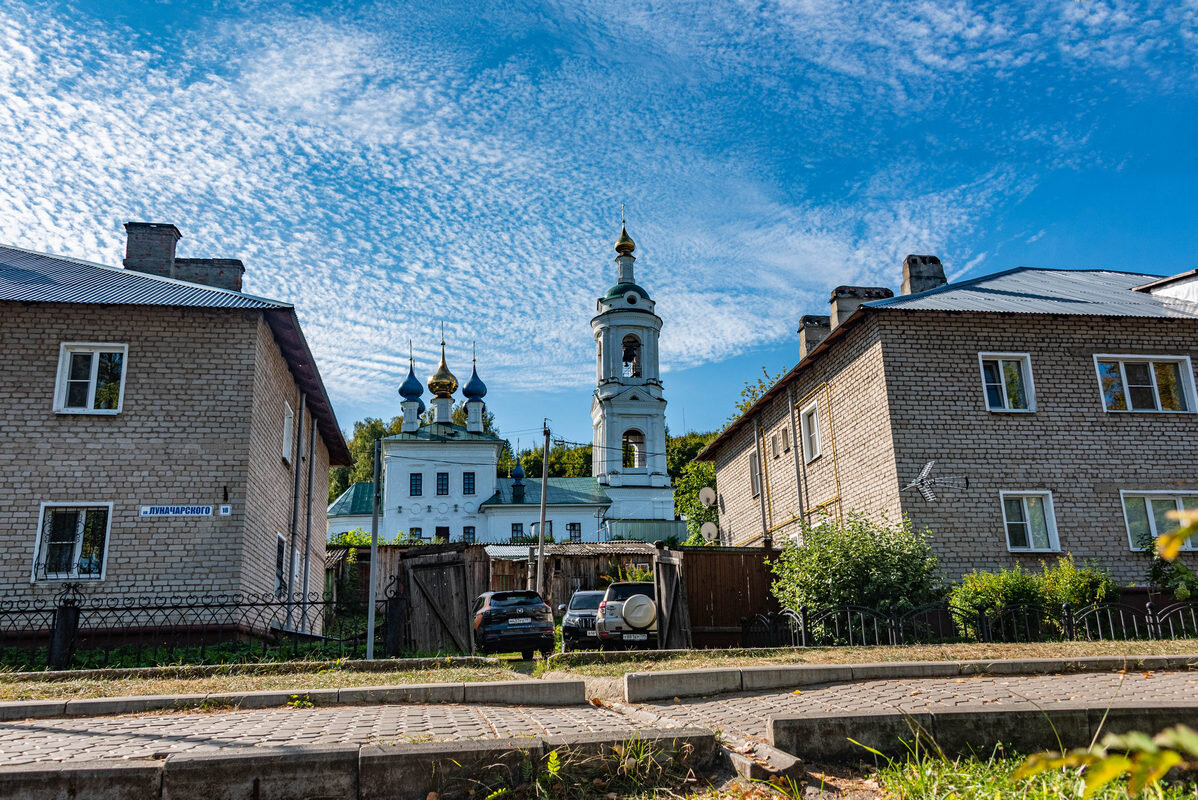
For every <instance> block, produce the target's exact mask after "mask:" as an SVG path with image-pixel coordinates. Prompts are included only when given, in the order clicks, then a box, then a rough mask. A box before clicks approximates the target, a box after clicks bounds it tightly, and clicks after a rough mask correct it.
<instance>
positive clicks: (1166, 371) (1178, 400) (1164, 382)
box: [1094, 354, 1198, 413]
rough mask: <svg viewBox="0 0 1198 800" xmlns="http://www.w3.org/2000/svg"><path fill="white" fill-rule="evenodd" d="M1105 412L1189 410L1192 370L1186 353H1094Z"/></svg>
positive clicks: (1192, 403) (1193, 402) (1193, 406)
mask: <svg viewBox="0 0 1198 800" xmlns="http://www.w3.org/2000/svg"><path fill="white" fill-rule="evenodd" d="M1094 368H1095V369H1096V370H1097V371H1098V389H1099V392H1100V393H1101V394H1102V407H1103V409H1104V410H1106V411H1128V412H1131V411H1139V412H1153V411H1156V412H1166V411H1174V412H1176V411H1184V412H1189V413H1193V412H1194V410H1195V407H1196V405H1198V404H1196V403H1195V400H1194V370H1193V368H1192V367H1191V366H1190V359H1189V357H1188V356H1120V355H1102V354H1096V355H1095V356H1094Z"/></svg>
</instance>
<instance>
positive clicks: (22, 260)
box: [0, 245, 353, 466]
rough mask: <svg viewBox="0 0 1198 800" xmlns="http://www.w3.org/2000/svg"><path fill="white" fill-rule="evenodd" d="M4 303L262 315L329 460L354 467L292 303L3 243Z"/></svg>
mask: <svg viewBox="0 0 1198 800" xmlns="http://www.w3.org/2000/svg"><path fill="white" fill-rule="evenodd" d="M4 301H8V302H17V303H81V304H89V305H130V306H166V307H172V308H216V309H249V310H257V311H261V312H262V313H263V316H264V318H265V319H266V322H267V324H268V325H270V328H271V332H272V333H273V334H274V337H275V342H276V343H278V345H279V350H280V351H281V352H282V353H283V357H284V358H285V359H287V365H288V367H289V368H290V370H291V374H292V375H293V376H294V377H295V381H296V383H297V384H298V385H299V387H300V389H301V390H302V391H303V392H304V394H305V395H306V396H307V398H308V401H307V402H308V404H307V407H308V411H309V413H311V414H312V416H313V417H315V418H316V420H317V427H318V428H319V430H320V436H321V438H322V439H323V440H324V442H325V446H326V447H328V449H329V460H330V462H331V463H332V464H334V465H338V466H347V465H349V464H352V463H353V458H352V457H351V456H350V453H349V446H348V445H347V444H346V442H345V437H344V436H343V435H342V434H341V429H340V427H338V425H337V418H336V416H335V415H334V414H333V404H332V402H331V401H330V400H329V396H328V393H327V392H326V391H325V387H324V382H323V381H322V380H321V378H320V373H319V371H318V370H317V369H316V360H315V359H314V358H313V357H312V351H311V350H310V349H309V348H308V342H307V340H306V339H305V338H304V334H303V331H302V330H301V329H300V324H299V318H298V317H297V316H296V315H295V308H294V307H293V306H292V305H291V304H290V303H284V302H281V301H278V300H269V299H267V298H264V297H257V296H255V295H251V294H246V293H244V292H234V291H232V290H229V289H219V288H217V287H215V286H204V285H202V284H198V283H189V282H187V281H180V280H175V279H174V278H163V277H159V276H157V275H147V274H146V273H144V272H137V271H136V270H129V269H122V268H119V267H109V266H105V265H104V264H94V263H92V262H90V261H83V260H82V259H78V258H69V257H67V256H55V255H48V254H46V253H37V252H34V251H32V250H23V249H21V248H19V247H10V246H7V245H0V302H4Z"/></svg>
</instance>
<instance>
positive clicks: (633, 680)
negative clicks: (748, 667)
mask: <svg viewBox="0 0 1198 800" xmlns="http://www.w3.org/2000/svg"><path fill="white" fill-rule="evenodd" d="M740 675H741V671H740V669H739V668H736V667H730V668H728V669H682V670H671V671H669V672H630V673H628V674H626V675H625V676H624V700H625V702H628V703H643V702H645V701H646V700H667V699H669V698H672V697H707V696H708V695H713V694H726V693H728V692H739V691H740V689H741V683H740Z"/></svg>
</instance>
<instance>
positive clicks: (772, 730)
mask: <svg viewBox="0 0 1198 800" xmlns="http://www.w3.org/2000/svg"><path fill="white" fill-rule="evenodd" d="M1178 724H1185V725H1190V726H1194V725H1195V724H1198V701H1193V702H1183V703H1170V704H1169V705H1167V706H1163V705H1162V706H1146V705H1134V704H1130V703H1123V704H1120V703H1117V702H1116V703H1112V704H1110V705H1109V706H1102V705H1097V704H1087V703H1054V704H1053V705H1051V706H1046V707H1042V708H1038V707H1036V706H1034V705H1032V704H1029V703H1020V704H1018V705H1013V706H1008V707H1006V708H995V707H994V706H987V705H973V706H958V707H955V708H946V709H931V710H927V711H920V712H917V713H913V714H905V713H902V712H898V711H877V712H859V713H854V714H843V713H827V714H820V713H807V714H804V715H803V716H801V717H790V716H784V717H770V718H769V720H768V723H767V727H768V737H769V742H770V744H771V745H772V746H773V747H776V748H778V749H779V750H782V751H784V752H786V753H790V754H791V755H792V756H794V757H796V758H799V759H803V760H809V761H831V762H846V761H861V760H866V761H868V760H871V759H872V758H874V756H873V755H872V754H871V753H870V752H869V751H868V750H867V749H865V748H866V747H869V748H873V749H874V750H877V751H879V752H880V753H882V754H883V755H884V756H887V757H890V758H902V757H904V756H906V755H907V754H908V753H910V752H911V751H912V750H913V749H914V748H915V747H916V746H918V748H919V749H920V750H924V751H927V750H932V751H935V750H940V751H942V752H944V753H945V754H946V755H950V756H955V755H963V754H977V755H981V756H989V755H990V754H991V753H992V752H993V750H994V748H995V747H996V746H997V745H998V744H1002V745H1003V746H1004V747H1005V748H1006V749H1007V750H1008V751H1009V752H1016V753H1022V754H1028V753H1035V752H1037V751H1040V750H1059V749H1061V748H1062V747H1063V748H1065V749H1072V748H1077V747H1088V746H1089V745H1090V743H1091V742H1092V741H1094V740H1095V739H1096V738H1101V736H1100V735H1099V734H1105V733H1128V732H1131V731H1141V732H1143V733H1147V734H1149V735H1151V734H1155V733H1157V732H1159V731H1161V730H1163V729H1165V728H1168V727H1170V726H1173V725H1178ZM850 740H853V741H850ZM854 742H858V743H859V744H855V743H854ZM916 742H918V745H916Z"/></svg>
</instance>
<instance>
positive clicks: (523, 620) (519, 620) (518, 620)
mask: <svg viewBox="0 0 1198 800" xmlns="http://www.w3.org/2000/svg"><path fill="white" fill-rule="evenodd" d="M531 622H532V620H531V619H529V618H528V617H512V618H511V619H509V620H508V621H507V624H508V625H528V624H529V623H531Z"/></svg>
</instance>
